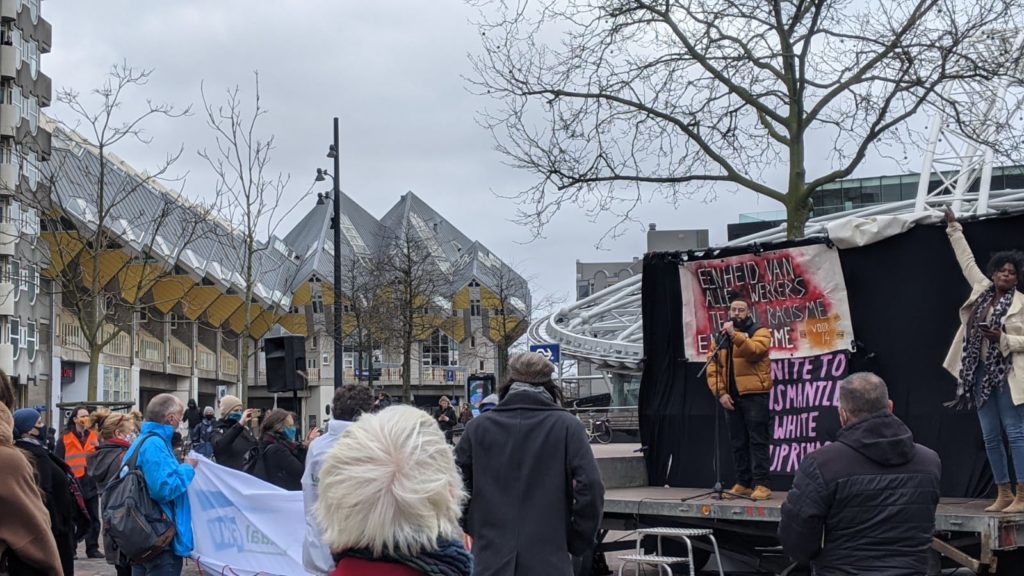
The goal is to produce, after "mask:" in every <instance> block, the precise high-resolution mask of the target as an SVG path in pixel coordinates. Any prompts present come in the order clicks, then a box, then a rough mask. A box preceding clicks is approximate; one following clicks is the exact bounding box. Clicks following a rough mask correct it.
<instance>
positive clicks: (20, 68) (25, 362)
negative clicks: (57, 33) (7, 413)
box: [0, 0, 54, 407]
mask: <svg viewBox="0 0 1024 576" xmlns="http://www.w3.org/2000/svg"><path fill="white" fill-rule="evenodd" d="M51 38H52V28H51V26H50V23H49V22H47V21H46V20H45V19H44V18H43V17H42V16H41V14H40V0H2V1H0V335H2V336H0V369H2V370H3V371H4V372H6V373H7V374H8V375H10V376H11V378H12V380H13V382H14V383H15V390H16V393H17V396H18V402H19V404H21V405H25V406H40V407H46V406H50V405H51V402H52V398H51V395H50V390H51V388H52V386H51V375H52V374H53V373H54V372H53V362H52V354H51V347H50V334H51V325H52V322H51V320H52V314H51V312H52V299H51V296H50V295H51V292H52V291H51V289H50V285H49V283H48V282H47V281H46V279H45V278H44V277H42V276H41V274H40V272H41V263H42V261H41V259H40V257H39V255H40V251H39V250H38V246H37V243H38V239H39V232H40V230H39V227H40V222H39V214H38V211H37V210H36V209H35V208H32V207H31V204H30V203H28V202H26V199H27V198H31V197H32V196H33V195H34V194H35V192H36V190H37V187H38V185H39V181H40V177H39V175H40V168H41V165H42V163H45V162H46V160H48V159H49V157H50V146H51V135H50V132H49V131H48V130H47V129H46V128H45V127H43V126H41V125H40V116H41V110H42V109H43V108H46V107H47V106H49V105H50V98H51V92H52V86H51V84H52V83H51V81H50V78H49V77H48V76H46V75H45V74H43V73H42V71H41V70H40V58H41V56H42V55H43V54H46V53H48V52H49V51H50V44H51Z"/></svg>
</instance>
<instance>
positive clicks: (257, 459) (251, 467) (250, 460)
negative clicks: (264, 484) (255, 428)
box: [242, 444, 264, 480]
mask: <svg viewBox="0 0 1024 576" xmlns="http://www.w3.org/2000/svg"><path fill="white" fill-rule="evenodd" d="M262 460H263V446H261V445H259V444H257V445H256V446H253V447H252V448H249V449H248V450H246V452H245V456H243V457H242V472H245V473H246V474H248V475H250V476H255V477H257V478H259V479H260V480H263V479H264V478H263V466H260V464H261V463H262Z"/></svg>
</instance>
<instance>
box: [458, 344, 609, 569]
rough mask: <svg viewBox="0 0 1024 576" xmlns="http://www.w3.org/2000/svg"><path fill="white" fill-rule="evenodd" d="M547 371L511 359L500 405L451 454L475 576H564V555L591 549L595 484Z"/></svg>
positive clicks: (599, 501) (584, 442)
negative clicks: (463, 498)
mask: <svg viewBox="0 0 1024 576" xmlns="http://www.w3.org/2000/svg"><path fill="white" fill-rule="evenodd" d="M553 372H554V365H552V364H551V362H550V361H549V360H548V359H547V358H546V357H545V356H543V355H541V354H538V353H536V352H527V353H523V354H517V355H514V356H512V357H511V358H510V359H509V361H508V374H509V380H508V381H507V382H505V383H504V384H503V385H502V386H501V387H500V388H499V389H498V396H499V398H500V399H501V401H500V403H499V404H498V405H497V406H496V407H495V408H494V409H493V410H491V411H490V412H488V413H487V416H486V417H482V418H474V419H473V420H470V421H469V423H468V424H467V425H466V430H465V432H464V433H463V435H462V439H461V440H460V441H459V444H458V445H457V446H456V447H455V461H456V463H457V464H458V465H459V468H460V469H461V470H462V477H463V481H464V482H465V485H466V491H467V492H468V493H469V504H468V507H467V512H466V519H465V530H466V533H467V534H468V535H469V536H470V538H471V539H472V547H473V557H474V559H475V561H476V564H477V571H476V573H475V574H477V575H478V576H499V575H502V576H504V575H509V576H512V575H515V576H532V575H535V574H544V575H545V576H548V575H550V576H559V575H562V576H568V575H570V574H572V573H573V566H572V560H571V557H570V555H572V556H586V555H589V554H591V552H592V550H593V548H594V546H595V545H596V543H597V532H598V529H599V528H600V525H601V514H602V511H603V509H604V485H603V484H602V482H601V474H600V472H599V471H598V469H597V462H596V461H595V460H594V453H593V452H592V451H591V449H590V442H589V439H588V438H587V433H586V431H585V430H584V429H583V424H582V423H580V421H579V420H578V419H576V417H574V416H573V415H572V414H569V412H567V411H565V410H564V409H563V408H562V407H561V405H560V401H561V398H562V391H561V389H560V388H559V387H558V386H557V385H555V383H554V382H553V381H552V378H551V375H552V373H553Z"/></svg>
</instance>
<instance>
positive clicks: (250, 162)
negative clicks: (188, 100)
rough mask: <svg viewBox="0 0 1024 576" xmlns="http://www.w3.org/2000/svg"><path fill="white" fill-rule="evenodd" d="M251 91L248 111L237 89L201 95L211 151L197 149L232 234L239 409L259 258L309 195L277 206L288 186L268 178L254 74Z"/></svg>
mask: <svg viewBox="0 0 1024 576" xmlns="http://www.w3.org/2000/svg"><path fill="white" fill-rule="evenodd" d="M254 77H255V81H254V84H255V89H254V93H253V108H252V110H250V111H247V110H246V109H245V106H244V104H243V103H242V94H241V89H240V88H239V87H238V86H235V87H234V88H230V89H228V90H227V93H226V98H225V102H224V103H223V104H218V105H215V104H212V103H211V102H210V101H209V100H208V99H207V97H206V91H205V87H204V88H203V90H202V95H203V109H204V110H205V112H206V123H207V125H208V126H209V127H210V129H211V131H212V132H213V134H214V139H215V148H214V150H212V151H210V150H207V149H203V150H200V151H199V156H200V157H201V158H203V159H204V160H206V162H207V164H209V166H210V168H211V169H212V170H213V172H214V174H215V176H216V178H217V193H218V195H219V196H222V197H223V199H224V200H225V202H224V203H223V207H222V213H223V217H224V218H225V219H226V220H227V221H228V222H230V224H231V226H232V227H233V230H232V231H231V234H229V235H227V236H226V237H224V238H223V239H222V240H223V242H224V245H225V247H226V248H227V249H228V250H230V251H232V252H234V254H235V255H236V256H237V258H238V263H239V264H240V265H241V277H242V291H243V294H242V299H243V303H242V306H243V308H244V310H243V311H244V314H245V317H244V323H243V328H242V331H241V334H239V338H240V340H241V346H242V349H241V352H240V356H241V358H240V360H241V361H240V362H239V364H240V367H239V378H240V382H241V384H240V385H239V394H238V397H239V399H240V400H241V401H242V403H243V404H245V403H247V401H248V395H249V391H248V385H249V368H250V364H251V362H252V358H254V357H255V354H254V352H253V351H254V350H255V348H254V347H252V346H251V342H250V341H251V340H252V339H253V338H252V335H253V323H254V321H255V318H254V317H253V313H252V306H250V304H251V303H252V302H253V297H254V294H255V290H256V284H257V281H258V275H259V274H260V273H261V272H268V271H261V270H258V269H257V264H258V262H259V260H260V255H261V253H264V252H266V251H268V250H270V249H271V248H272V242H273V239H274V237H275V235H276V232H277V229H278V227H279V226H280V225H281V222H282V221H283V220H284V219H285V218H286V217H287V216H288V215H289V214H290V213H291V212H292V211H293V210H294V209H295V208H296V207H297V206H298V205H299V204H300V203H301V202H302V200H303V199H304V198H305V197H306V196H308V195H309V194H310V191H311V189H312V188H310V190H307V191H306V193H305V194H303V195H299V196H297V197H290V198H289V200H288V202H287V203H286V205H282V203H281V200H282V198H283V195H284V193H285V190H286V188H287V185H288V181H289V177H288V176H285V175H283V174H282V173H277V174H274V173H272V170H271V168H270V163H271V156H272V153H273V151H274V150H275V148H276V145H275V138H274V136H273V135H270V136H264V135H262V134H261V133H260V131H259V122H260V120H261V119H262V118H263V117H264V116H265V115H266V114H267V113H268V111H267V109H266V108H265V107H264V106H263V103H262V100H261V96H260V76H259V72H254Z"/></svg>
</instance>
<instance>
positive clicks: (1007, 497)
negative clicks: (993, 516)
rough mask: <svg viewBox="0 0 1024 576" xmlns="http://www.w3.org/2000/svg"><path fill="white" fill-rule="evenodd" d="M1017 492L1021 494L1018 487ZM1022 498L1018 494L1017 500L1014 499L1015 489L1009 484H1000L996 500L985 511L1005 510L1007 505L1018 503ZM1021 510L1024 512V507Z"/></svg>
mask: <svg viewBox="0 0 1024 576" xmlns="http://www.w3.org/2000/svg"><path fill="white" fill-rule="evenodd" d="M1017 494H1020V488H1018V489H1017ZM1020 498H1021V497H1020V496H1018V497H1017V500H1014V498H1013V491H1012V490H1010V485H1009V484H1000V485H999V492H998V493H997V495H996V501H995V502H993V503H992V505H991V506H989V507H988V508H985V512H1003V511H1004V510H1005V509H1006V507H1007V506H1009V505H1010V504H1014V503H1016V502H1017V501H1019V500H1020ZM1021 511H1022V512H1024V509H1022V510H1021Z"/></svg>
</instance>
